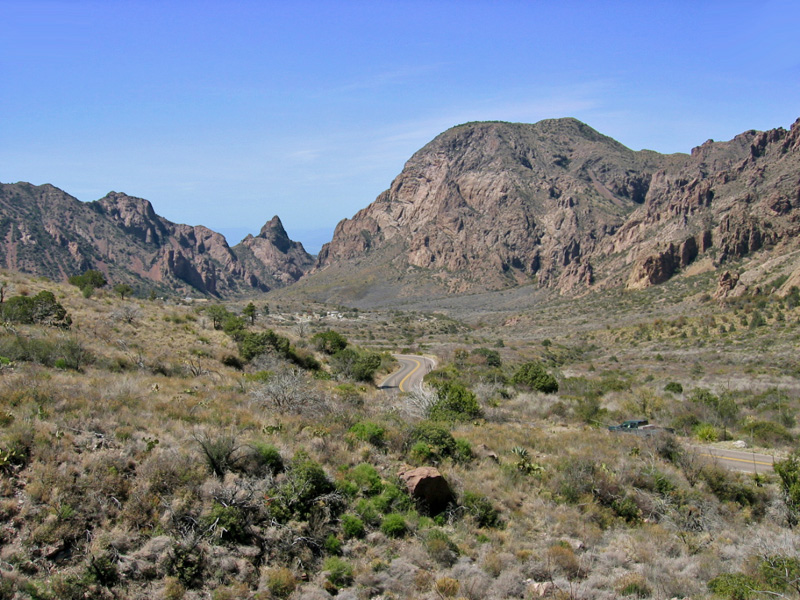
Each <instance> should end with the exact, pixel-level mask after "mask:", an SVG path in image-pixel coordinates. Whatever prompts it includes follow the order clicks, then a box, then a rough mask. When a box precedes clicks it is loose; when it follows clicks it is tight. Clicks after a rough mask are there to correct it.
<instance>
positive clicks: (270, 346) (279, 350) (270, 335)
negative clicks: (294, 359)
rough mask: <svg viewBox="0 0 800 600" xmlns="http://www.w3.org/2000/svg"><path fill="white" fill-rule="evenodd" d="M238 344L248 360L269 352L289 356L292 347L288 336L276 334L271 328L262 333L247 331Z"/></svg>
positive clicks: (240, 351) (284, 356) (241, 354)
mask: <svg viewBox="0 0 800 600" xmlns="http://www.w3.org/2000/svg"><path fill="white" fill-rule="evenodd" d="M238 346H239V355H240V356H241V357H242V358H243V359H244V360H247V361H250V360H253V359H254V358H255V357H256V356H259V355H261V354H266V353H268V352H274V353H275V354H276V355H277V356H280V357H283V358H287V357H289V350H290V347H291V345H290V343H289V340H288V338H285V337H283V336H281V335H278V334H276V333H275V332H274V331H272V330H271V329H269V330H267V331H263V332H260V333H255V332H246V333H245V334H244V335H243V336H242V337H241V338H240V339H239V340H238Z"/></svg>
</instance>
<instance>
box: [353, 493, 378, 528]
mask: <svg viewBox="0 0 800 600" xmlns="http://www.w3.org/2000/svg"><path fill="white" fill-rule="evenodd" d="M355 512H356V513H357V514H358V516H359V517H360V518H361V519H363V521H364V523H368V524H370V525H377V524H378V523H380V521H381V515H380V513H379V512H378V509H377V508H375V504H374V503H373V502H372V501H371V500H368V499H367V498H361V499H359V500H358V502H356V505H355Z"/></svg>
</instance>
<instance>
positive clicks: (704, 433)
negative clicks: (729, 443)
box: [694, 423, 719, 442]
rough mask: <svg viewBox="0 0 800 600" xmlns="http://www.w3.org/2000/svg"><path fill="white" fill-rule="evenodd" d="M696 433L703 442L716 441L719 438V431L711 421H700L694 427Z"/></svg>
mask: <svg viewBox="0 0 800 600" xmlns="http://www.w3.org/2000/svg"><path fill="white" fill-rule="evenodd" d="M694 435H695V437H696V438H697V439H698V440H700V441H701V442H716V441H717V440H718V439H719V432H718V431H717V428H716V427H714V426H713V425H711V423H699V424H698V425H697V426H696V427H695V428H694Z"/></svg>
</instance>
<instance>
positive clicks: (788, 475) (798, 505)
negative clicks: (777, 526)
mask: <svg viewBox="0 0 800 600" xmlns="http://www.w3.org/2000/svg"><path fill="white" fill-rule="evenodd" d="M773 469H774V470H775V473H777V474H778V477H779V478H780V480H781V491H782V492H783V499H784V502H785V503H786V508H787V509H788V517H789V523H790V524H792V525H796V524H797V522H798V516H800V455H798V453H796V452H795V453H794V454H791V455H789V456H788V457H787V458H785V459H784V460H779V461H777V462H776V463H775V464H774V465H773Z"/></svg>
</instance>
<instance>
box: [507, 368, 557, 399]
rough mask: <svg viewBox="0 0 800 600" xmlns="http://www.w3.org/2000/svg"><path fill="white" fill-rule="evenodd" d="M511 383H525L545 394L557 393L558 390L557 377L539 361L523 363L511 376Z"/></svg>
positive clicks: (524, 384)
mask: <svg viewBox="0 0 800 600" xmlns="http://www.w3.org/2000/svg"><path fill="white" fill-rule="evenodd" d="M511 383H513V384H515V385H523V386H526V387H529V388H530V389H532V390H536V391H537V392H542V393H544V394H555V393H556V392H557V391H558V381H556V378H555V377H553V376H552V375H550V374H549V373H548V372H547V371H546V370H545V368H544V367H543V366H542V364H541V363H538V362H526V363H524V364H522V365H521V366H520V367H519V369H517V372H516V373H514V376H513V377H512V378H511Z"/></svg>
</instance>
